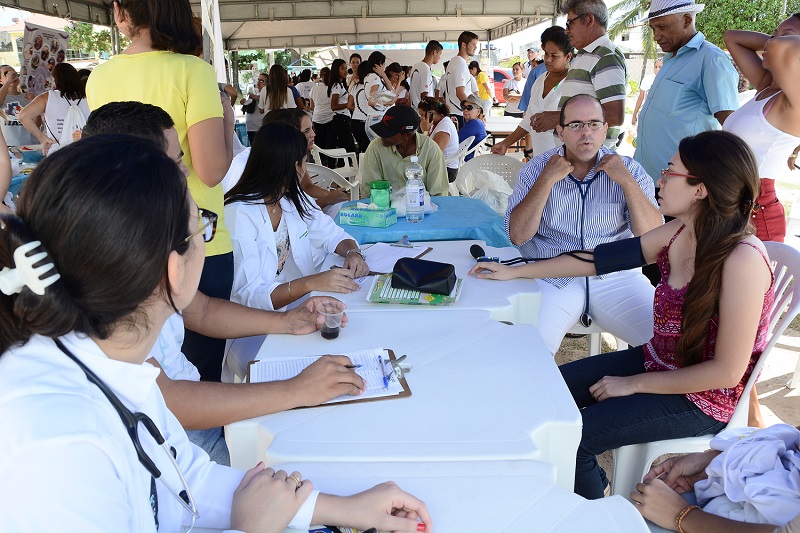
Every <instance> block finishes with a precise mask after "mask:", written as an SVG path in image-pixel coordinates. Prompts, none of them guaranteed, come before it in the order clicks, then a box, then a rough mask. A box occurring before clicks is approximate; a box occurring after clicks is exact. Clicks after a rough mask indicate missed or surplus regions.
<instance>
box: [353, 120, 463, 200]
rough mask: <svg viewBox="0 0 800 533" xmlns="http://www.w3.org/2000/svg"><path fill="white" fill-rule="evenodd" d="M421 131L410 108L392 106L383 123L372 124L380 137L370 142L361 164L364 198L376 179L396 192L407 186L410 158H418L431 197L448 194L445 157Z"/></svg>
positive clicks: (434, 143)
mask: <svg viewBox="0 0 800 533" xmlns="http://www.w3.org/2000/svg"><path fill="white" fill-rule="evenodd" d="M448 120H449V119H448ZM418 129H419V115H418V114H417V112H416V110H415V109H414V108H412V107H409V106H407V105H396V106H394V107H390V108H389V110H388V111H386V114H385V115H383V118H382V119H381V121H380V122H377V123H375V124H373V125H372V131H374V132H375V133H376V134H377V135H378V137H379V138H378V139H375V140H373V141H372V142H371V143H369V146H368V147H367V151H366V152H365V153H364V157H363V159H362V161H361V165H362V168H363V170H364V174H363V175H364V179H363V180H362V182H361V196H362V198H366V197H368V196H369V184H370V182H372V181H374V180H388V181H389V182H390V183H391V184H392V189H393V190H395V191H399V190H400V189H402V188H403V187H405V186H406V176H405V170H406V166H407V165H408V164H409V163H411V156H417V157H418V158H419V164H420V165H422V168H423V169H424V171H425V173H424V175H423V176H422V182H423V183H424V184H425V190H427V191H428V192H429V193H430V195H431V196H446V195H447V191H448V187H449V182H448V180H447V168H446V167H445V164H444V154H443V153H442V150H441V149H440V148H439V145H437V144H436V142H434V140H433V139H431V138H430V137H427V136H425V135H422V134H421V133H418V131H417V130H418Z"/></svg>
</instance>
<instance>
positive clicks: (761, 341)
mask: <svg viewBox="0 0 800 533" xmlns="http://www.w3.org/2000/svg"><path fill="white" fill-rule="evenodd" d="M684 227H685V226H681V227H680V229H678V231H677V232H675V235H673V236H672V239H670V241H669V244H668V245H667V246H665V247H664V248H663V249H662V250H661V251H660V252H659V254H658V269H659V271H660V272H661V282H660V283H659V284H658V286H657V287H656V292H655V297H654V299H653V318H654V323H655V325H654V328H653V338H652V339H651V340H650V342H648V343H647V344H645V345H644V367H645V371H647V372H662V371H665V370H676V369H678V368H680V367H681V362H680V361H679V360H678V359H677V358H676V356H675V351H676V349H677V347H678V341H679V340H680V338H681V333H682V331H681V318H682V316H683V313H682V310H683V302H684V301H685V300H686V291H687V289H688V287H689V285H688V284H687V285H686V286H684V287H682V288H680V289H675V288H673V287H671V286H670V285H669V283H668V282H667V280H668V279H669V273H670V266H669V257H668V254H669V248H670V246H671V245H672V243H673V242H674V241H675V238H676V237H677V236H678V235H680V233H681V231H683V228H684ZM739 244H746V245H748V246H752V247H753V248H755V249H756V250H758V252H759V253H760V254H761V256H762V257H763V258H764V261H766V263H767V267H770V264H769V260H768V259H767V257H766V256H764V252H762V251H761V249H760V248H758V247H757V246H755V245H753V244H752V243H749V242H746V241H741V242H740V243H739ZM771 271H772V268H771V267H770V272H771ZM774 281H775V278H774V276H773V278H772V283H770V287H769V290H768V291H767V292H766V294H764V303H763V307H762V309H761V318H760V319H759V322H758V331H757V333H756V338H755V342H754V344H753V351H752V354H751V356H750V361H749V363H748V365H747V369H746V370H745V373H744V375H743V376H742V379H741V380H740V381H739V383H738V384H737V385H736V386H735V387H733V388H730V389H713V390H707V391H702V392H693V393H689V394H686V395H685V396H686V398H687V399H688V400H689V401H691V402H692V403H694V404H695V405H697V407H699V408H700V410H701V411H703V412H704V413H705V414H707V415H708V416H710V417H712V418H714V419H715V420H719V421H720V422H728V421H729V420H730V419H731V416H733V410H734V409H735V408H736V404H737V403H738V402H739V397H740V396H741V395H742V390H743V389H744V386H745V384H746V383H747V380H748V379H749V378H750V374H751V373H752V372H753V367H754V366H755V364H756V362H757V361H758V358H759V357H761V352H763V351H764V347H765V346H766V345H767V335H768V333H769V312H770V309H771V308H772V301H773V298H774V292H773V283H774ZM718 328H719V316H717V315H715V316H714V317H713V318H712V320H711V323H710V324H709V327H708V338H707V340H706V346H705V349H704V350H703V361H708V360H709V359H713V358H714V348H715V346H716V342H717V330H718Z"/></svg>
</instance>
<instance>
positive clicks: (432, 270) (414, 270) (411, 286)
mask: <svg viewBox="0 0 800 533" xmlns="http://www.w3.org/2000/svg"><path fill="white" fill-rule="evenodd" d="M455 286H456V268H455V267H454V266H453V265H451V264H449V263H438V262H436V261H426V260H424V259H415V258H412V257H403V258H402V259H398V260H397V262H396V263H395V264H394V269H393V270H392V288H394V289H406V290H411V291H420V292H430V293H433V294H450V293H451V292H453V288H454V287H455Z"/></svg>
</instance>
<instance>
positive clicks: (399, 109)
mask: <svg viewBox="0 0 800 533" xmlns="http://www.w3.org/2000/svg"><path fill="white" fill-rule="evenodd" d="M371 127H372V131H374V132H375V133H377V134H378V136H380V137H383V138H384V139H385V138H388V137H393V136H394V135H397V134H398V133H408V132H414V131H417V128H419V115H418V114H417V112H416V110H414V109H413V108H411V107H410V106H407V105H396V106H393V107H390V108H389V109H388V110H387V111H386V114H384V115H383V118H381V121H380V122H376V123H375V124H373V125H372V126H371Z"/></svg>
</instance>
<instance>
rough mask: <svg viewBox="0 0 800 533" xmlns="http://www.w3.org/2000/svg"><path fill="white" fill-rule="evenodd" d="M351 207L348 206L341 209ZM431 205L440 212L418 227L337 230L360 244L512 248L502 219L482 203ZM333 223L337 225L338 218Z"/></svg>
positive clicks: (457, 200)
mask: <svg viewBox="0 0 800 533" xmlns="http://www.w3.org/2000/svg"><path fill="white" fill-rule="evenodd" d="M354 203H355V202H347V203H346V204H344V205H346V206H347V205H353V204H354ZM433 203H435V204H436V205H437V206H439V211H437V212H436V213H433V214H430V215H425V219H424V220H423V221H422V222H419V223H417V224H410V223H408V222H406V219H405V218H398V219H397V224H394V225H392V226H389V227H388V228H369V227H364V226H342V225H341V224H340V226H342V228H344V230H345V231H346V232H347V233H349V234H350V235H352V236H353V238H354V239H356V241H357V242H358V243H359V244H369V243H373V242H397V241H399V240H400V239H402V238H403V236H404V235H408V239H409V240H410V241H417V242H420V241H458V240H470V239H475V240H482V241H485V242H486V244H488V245H489V246H494V247H497V248H502V247H505V246H512V244H511V241H509V240H508V237H506V234H505V231H504V230H503V217H501V216H500V215H498V214H497V213H495V212H494V211H492V210H491V208H489V206H488V205H486V204H485V203H483V202H482V201H480V200H476V199H474V198H464V197H459V196H435V197H434V198H433ZM336 221H337V223H338V221H339V219H338V216H337V219H336Z"/></svg>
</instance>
